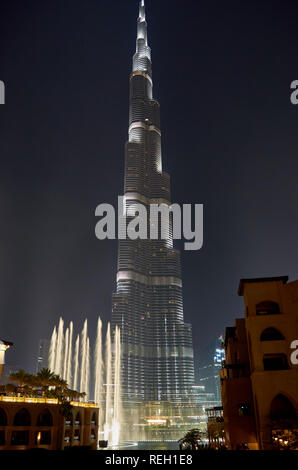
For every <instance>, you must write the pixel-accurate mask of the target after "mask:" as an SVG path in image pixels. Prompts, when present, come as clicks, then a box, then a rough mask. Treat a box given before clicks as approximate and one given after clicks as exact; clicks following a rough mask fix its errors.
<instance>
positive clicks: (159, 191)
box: [112, 0, 194, 408]
mask: <svg viewBox="0 0 298 470" xmlns="http://www.w3.org/2000/svg"><path fill="white" fill-rule="evenodd" d="M171 74H172V71H169V74H168V80H171ZM161 149H162V146H161V127H160V105H159V103H158V101H156V100H155V99H154V98H153V80H152V63H151V49H150V47H149V45H148V38H147V22H146V16H145V5H144V0H142V1H141V2H140V6H139V17H138V20H137V41H136V52H135V54H134V56H133V66H132V72H131V75H130V105H129V128H128V141H127V143H126V146H125V181H124V200H125V206H126V211H127V216H128V221H129V220H131V219H130V214H132V213H133V212H134V206H135V205H136V204H143V205H144V206H145V207H146V208H149V206H150V204H166V205H167V206H170V205H171V196H170V176H169V175H168V174H167V173H166V172H165V171H163V168H162V150H161ZM149 223H150V221H149ZM169 232H170V233H169V236H168V238H167V239H166V240H165V239H162V237H159V238H158V239H155V240H152V239H151V240H150V239H148V240H142V239H137V240H130V239H125V240H119V252H118V269H117V290H116V293H114V294H113V306H112V327H113V328H114V329H115V327H116V326H118V327H119V328H120V331H121V347H122V396H123V405H124V408H125V407H131V406H132V407H133V406H135V405H137V404H142V403H143V404H144V405H145V404H148V403H149V404H150V403H158V404H159V405H158V406H160V407H162V405H163V403H173V404H175V405H178V404H182V403H184V402H185V401H186V400H188V397H189V394H190V390H191V387H192V385H193V383H194V362H193V346H192V330H191V325H190V324H187V323H185V322H184V315H183V297H182V279H181V267H180V252H179V251H177V250H176V249H174V247H173V239H172V229H171V223H170V231H169Z"/></svg>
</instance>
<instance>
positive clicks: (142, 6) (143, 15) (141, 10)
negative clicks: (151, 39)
mask: <svg viewBox="0 0 298 470" xmlns="http://www.w3.org/2000/svg"><path fill="white" fill-rule="evenodd" d="M139 18H140V19H141V20H142V21H146V13H145V0H141V1H140V7H139Z"/></svg>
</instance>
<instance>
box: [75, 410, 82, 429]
mask: <svg viewBox="0 0 298 470" xmlns="http://www.w3.org/2000/svg"><path fill="white" fill-rule="evenodd" d="M80 424H81V415H80V413H79V412H78V413H77V414H76V419H75V425H76V426H79V425H80Z"/></svg>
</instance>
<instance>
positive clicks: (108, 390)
mask: <svg viewBox="0 0 298 470" xmlns="http://www.w3.org/2000/svg"><path fill="white" fill-rule="evenodd" d="M72 343H73V323H72V322H70V324H69V327H68V328H66V331H65V334H64V321H63V319H62V318H60V320H59V326H58V329H57V328H56V327H55V328H54V330H53V334H52V337H51V345H50V353H49V368H50V369H51V370H52V371H53V372H54V373H55V374H59V375H61V376H62V377H63V378H64V379H65V380H66V381H67V383H68V386H69V387H70V388H73V389H74V390H77V389H78V388H79V391H80V392H85V393H86V396H85V400H86V401H88V399H89V395H90V365H91V364H90V363H91V357H90V340H89V337H88V322H87V319H86V320H85V321H84V325H83V329H82V332H81V337H80V335H77V337H76V341H75V347H74V357H72V350H73V345H72ZM103 356H104V357H103ZM72 371H73V376H72ZM93 371H94V378H93V383H94V401H95V402H96V403H98V405H99V432H100V433H101V434H104V439H105V440H108V441H109V443H110V444H111V445H117V444H118V442H119V437H120V429H121V421H122V419H121V415H122V413H121V408H122V407H121V341H120V330H119V328H118V327H117V328H116V330H115V332H114V334H113V342H112V334H111V326H110V324H108V327H107V334H106V341H105V354H104V355H103V341H102V322H101V319H100V318H98V322H97V335H96V341H95V347H94V355H93ZM72 378H73V380H72Z"/></svg>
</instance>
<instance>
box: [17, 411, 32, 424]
mask: <svg viewBox="0 0 298 470" xmlns="http://www.w3.org/2000/svg"><path fill="white" fill-rule="evenodd" d="M13 425H14V426H30V425H31V418H30V413H29V411H28V410H26V408H22V409H21V410H20V411H18V412H17V413H16V414H15V416H14V419H13Z"/></svg>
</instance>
